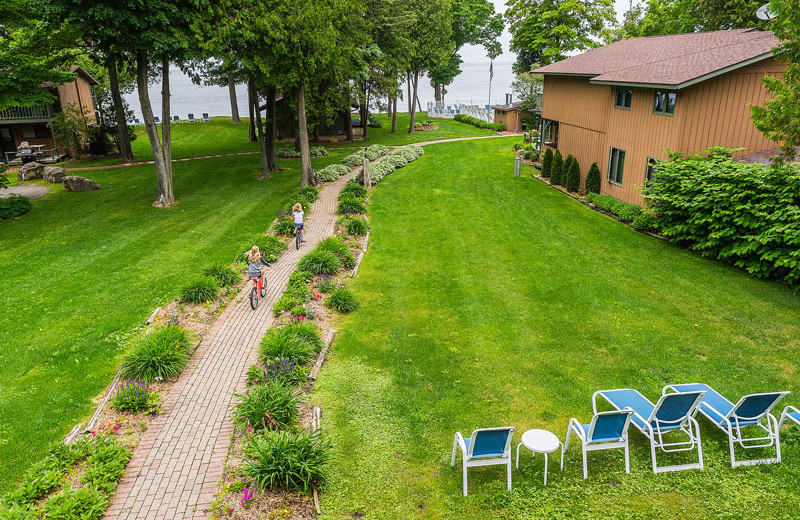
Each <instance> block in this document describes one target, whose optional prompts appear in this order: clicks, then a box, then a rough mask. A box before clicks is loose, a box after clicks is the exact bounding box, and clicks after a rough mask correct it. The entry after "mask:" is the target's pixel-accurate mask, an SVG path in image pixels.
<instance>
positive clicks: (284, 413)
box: [233, 379, 303, 430]
mask: <svg viewBox="0 0 800 520" xmlns="http://www.w3.org/2000/svg"><path fill="white" fill-rule="evenodd" d="M302 395H303V394H302V393H301V392H300V390H297V389H295V388H293V387H292V386H291V385H289V384H286V383H284V382H283V381H279V380H277V379H269V380H267V381H264V383H262V384H260V385H255V386H251V387H250V388H249V390H248V391H247V393H246V394H244V395H237V396H236V397H237V398H238V400H239V402H238V403H236V404H235V405H234V408H233V420H234V422H236V423H238V424H247V423H248V422H249V424H250V426H251V427H252V428H253V429H254V430H261V429H264V428H266V429H269V430H273V429H274V430H282V429H284V428H288V427H290V426H292V425H294V423H295V420H296V419H297V405H298V404H299V403H300V402H302V400H303V399H302Z"/></svg>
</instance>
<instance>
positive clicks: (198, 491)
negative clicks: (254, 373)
mask: <svg viewBox="0 0 800 520" xmlns="http://www.w3.org/2000/svg"><path fill="white" fill-rule="evenodd" d="M348 177H349V175H345V176H343V177H341V178H340V179H339V180H337V181H335V182H333V183H331V184H330V185H328V186H327V187H326V188H325V189H323V190H322V191H321V192H320V196H319V198H318V199H317V202H315V203H314V205H313V207H312V211H311V215H310V218H309V220H308V221H307V229H306V240H307V242H306V243H305V244H303V245H302V246H301V247H300V250H299V251H298V250H297V249H296V248H295V247H294V243H292V244H291V247H290V248H289V250H288V251H287V252H284V253H283V255H282V256H281V257H280V258H279V259H278V261H277V262H276V263H275V264H273V266H272V267H271V268H267V292H268V294H267V297H266V298H265V300H263V301H261V302H260V303H259V306H258V309H257V310H255V311H254V310H252V309H251V308H250V300H249V298H248V294H249V289H250V288H249V285H248V286H245V287H244V288H243V289H242V290H241V292H240V293H239V294H238V295H237V296H236V297H235V298H234V299H233V300H232V301H231V303H230V304H229V305H228V307H227V308H226V309H225V311H224V312H223V313H222V315H221V316H220V317H219V319H218V320H217V322H216V323H215V324H214V326H213V327H212V328H211V330H210V331H209V333H208V335H207V336H206V337H205V339H204V340H203V342H202V343H201V344H200V346H199V348H198V349H197V352H195V354H194V356H193V357H192V360H191V362H190V363H189V365H188V366H187V368H186V369H185V370H184V371H183V373H182V374H181V377H180V379H179V380H178V382H177V384H176V385H175V386H174V387H173V388H172V389H171V391H170V393H169V395H167V396H166V398H165V402H164V408H165V409H166V410H167V412H166V413H165V414H164V415H161V416H159V417H158V418H157V419H156V420H155V421H153V423H152V425H151V426H150V429H149V430H148V431H147V433H146V434H145V437H144V439H143V441H142V443H141V444H140V445H139V446H138V447H137V448H136V450H135V452H134V454H133V459H132V460H131V462H130V464H129V465H128V467H127V469H126V472H125V477H124V479H123V481H122V483H121V484H120V486H119V488H118V489H117V491H116V493H115V495H114V499H113V501H112V503H111V505H110V506H109V508H108V510H107V511H106V515H105V519H106V520H112V519H119V520H128V519H148V520H152V519H165V520H172V519H188V518H206V517H207V514H206V513H205V512H204V510H206V509H208V508H209V506H210V505H211V501H212V499H213V495H214V493H215V492H216V490H217V484H218V482H219V480H220V478H221V476H222V468H223V460H224V457H225V455H226V453H227V451H228V446H229V445H230V439H231V434H232V433H233V424H232V422H231V413H230V408H231V404H232V402H233V399H234V398H233V394H234V393H242V392H243V391H244V389H245V377H244V375H245V372H246V370H247V368H248V367H249V366H251V365H253V364H255V363H256V362H257V361H258V349H257V348H256V346H257V345H258V342H259V340H260V339H261V338H262V336H263V335H264V334H265V333H266V331H267V329H268V328H269V327H270V326H271V325H272V321H273V316H272V306H273V304H274V303H275V301H277V299H278V298H279V297H280V296H281V294H283V291H284V290H285V289H286V283H287V281H288V279H289V275H290V274H291V273H292V271H294V269H295V266H296V265H297V262H298V261H299V260H300V258H301V257H302V256H303V255H304V254H305V253H307V252H308V251H309V250H311V248H312V247H314V246H315V245H316V244H317V243H318V242H319V241H320V240H322V239H323V238H325V237H327V236H329V235H331V234H332V233H333V225H334V223H335V222H336V213H335V212H336V205H337V199H338V197H339V192H340V191H341V190H342V188H343V187H344V185H345V183H346V182H347V178H348Z"/></svg>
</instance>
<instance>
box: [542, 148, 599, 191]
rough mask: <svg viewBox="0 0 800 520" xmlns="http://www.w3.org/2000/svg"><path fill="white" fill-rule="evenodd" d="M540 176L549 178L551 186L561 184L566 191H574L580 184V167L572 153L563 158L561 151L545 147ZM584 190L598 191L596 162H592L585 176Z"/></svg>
mask: <svg viewBox="0 0 800 520" xmlns="http://www.w3.org/2000/svg"><path fill="white" fill-rule="evenodd" d="M542 177H544V178H545V179H547V178H549V179H550V184H551V185H553V186H563V187H565V188H566V189H567V191H569V192H572V193H576V192H577V191H578V190H579V189H580V186H581V167H580V164H579V163H578V159H576V158H575V156H573V155H572V154H569V155H567V158H566V159H564V158H563V157H562V156H561V152H560V151H559V150H556V151H555V153H553V149H552V148H549V147H548V148H547V149H546V150H545V152H544V155H543V156H542ZM586 191H587V192H593V193H599V192H600V170H599V169H598V167H597V163H592V166H591V167H590V168H589V172H588V173H587V177H586Z"/></svg>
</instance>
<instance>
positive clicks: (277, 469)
mask: <svg viewBox="0 0 800 520" xmlns="http://www.w3.org/2000/svg"><path fill="white" fill-rule="evenodd" d="M243 451H244V455H245V458H246V459H245V463H244V466H243V467H242V473H243V474H244V475H245V476H247V477H249V478H251V479H253V481H254V482H255V483H256V484H257V485H258V487H259V488H261V489H262V490H267V489H279V488H280V489H286V490H288V491H302V492H303V493H309V492H310V491H311V490H312V489H314V488H317V489H319V488H322V487H323V485H324V484H325V477H326V470H327V466H328V463H329V461H330V458H331V455H330V453H331V446H330V444H329V443H328V442H327V441H326V440H325V439H324V438H323V437H322V436H321V434H320V433H319V431H316V432H313V433H306V432H299V433H293V432H287V431H278V432H269V433H266V434H264V435H256V436H254V437H253V438H252V439H251V440H249V441H248V442H247V443H245V445H244V450H243Z"/></svg>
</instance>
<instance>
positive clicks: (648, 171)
mask: <svg viewBox="0 0 800 520" xmlns="http://www.w3.org/2000/svg"><path fill="white" fill-rule="evenodd" d="M660 162H661V161H659V160H658V159H653V158H652V157H648V158H647V166H646V167H645V171H644V180H645V181H652V180H653V179H654V178H655V175H656V165H657V164H658V163H660Z"/></svg>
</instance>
